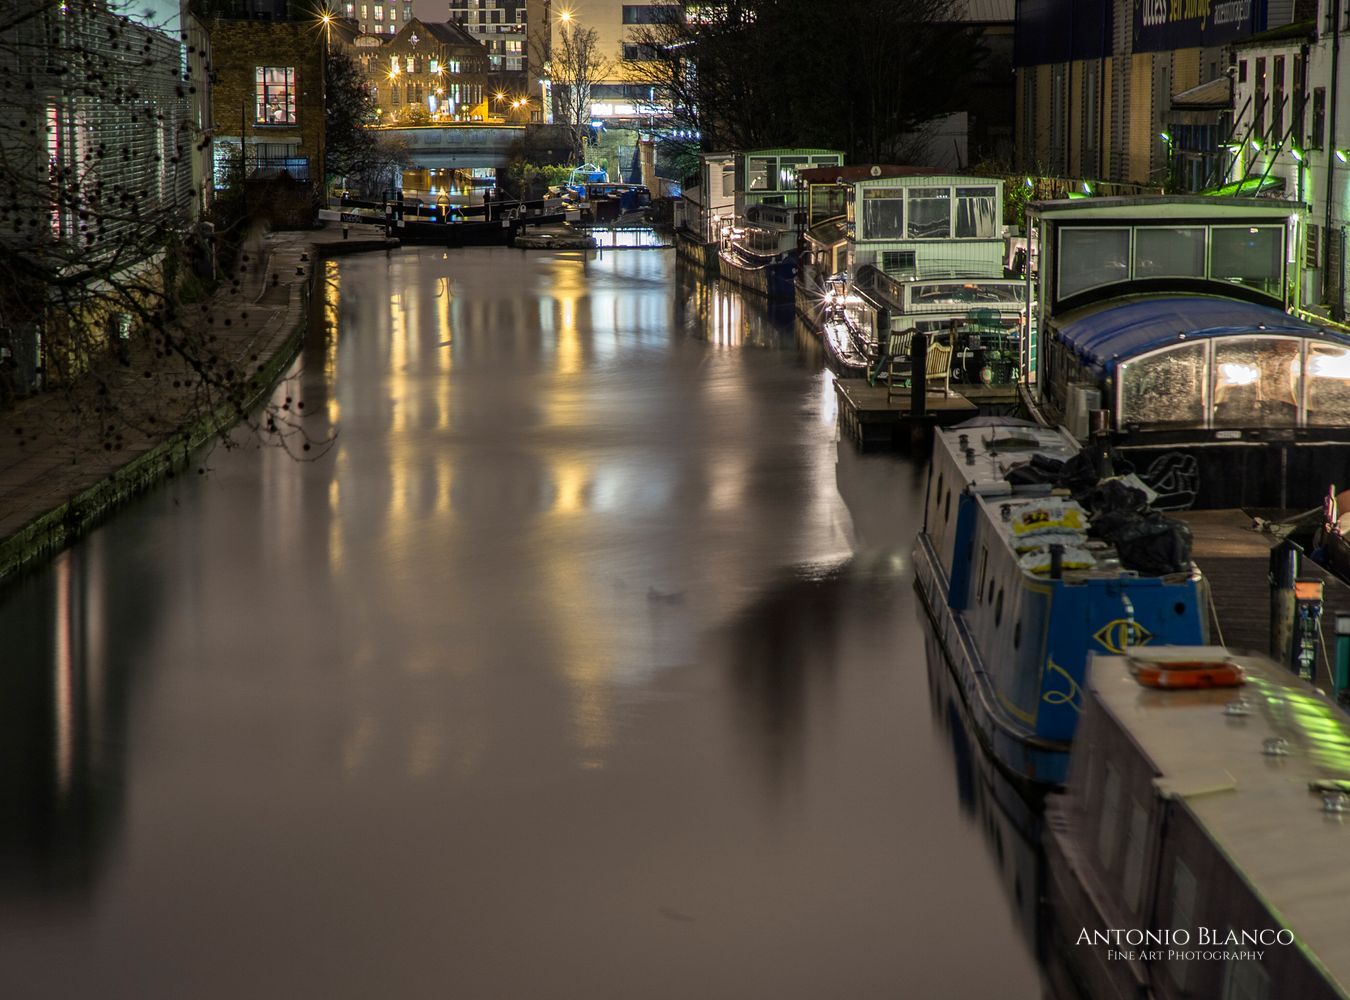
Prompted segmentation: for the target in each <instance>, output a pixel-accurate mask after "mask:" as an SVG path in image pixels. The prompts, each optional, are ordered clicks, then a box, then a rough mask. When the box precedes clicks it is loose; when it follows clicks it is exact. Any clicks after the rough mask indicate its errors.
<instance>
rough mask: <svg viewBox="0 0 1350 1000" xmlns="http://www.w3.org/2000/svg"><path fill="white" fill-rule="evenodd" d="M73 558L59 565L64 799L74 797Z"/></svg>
mask: <svg viewBox="0 0 1350 1000" xmlns="http://www.w3.org/2000/svg"><path fill="white" fill-rule="evenodd" d="M70 587H71V580H70V554H69V553H66V554H63V555H62V556H60V557H59V558H58V560H57V563H56V623H55V624H56V634H55V636H53V638H54V640H55V659H56V662H55V664H54V667H55V671H54V676H53V683H54V686H55V690H54V692H53V696H54V698H55V705H54V706H53V708H54V715H55V718H54V719H53V722H54V723H55V726H56V739H55V747H54V750H55V757H56V759H55V767H56V787H57V790H58V791H59V792H60V794H61V797H62V798H65V797H66V796H67V795H68V794H69V793H70V782H71V773H72V769H73V764H74V750H75V748H74V721H75V720H74V716H75V706H74V677H73V674H74V663H73V662H72V656H71V648H70V647H71V629H72V627H73V625H72V621H71V608H70V604H71V595H70Z"/></svg>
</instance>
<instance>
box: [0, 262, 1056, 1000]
mask: <svg viewBox="0 0 1350 1000" xmlns="http://www.w3.org/2000/svg"><path fill="white" fill-rule="evenodd" d="M328 282H329V286H330V292H329V298H330V304H329V310H328V311H329V318H330V320H331V323H332V327H333V329H332V332H331V333H329V334H327V335H325V334H317V335H315V336H313V337H311V338H310V340H311V342H310V343H309V344H308V345H307V348H306V351H305V354H304V357H303V371H302V372H301V373H300V374H299V375H297V377H296V380H295V382H294V383H293V384H292V385H291V386H290V387H289V388H288V389H286V390H283V391H284V392H286V393H288V394H290V395H292V396H294V397H295V398H296V399H299V400H303V402H304V403H305V412H306V413H307V414H308V417H307V418H306V419H307V422H308V426H309V428H310V430H311V433H313V434H316V435H319V436H323V435H326V434H328V433H330V432H336V441H335V443H334V444H333V446H332V447H331V448H330V449H329V450H328V451H327V452H325V453H323V454H321V455H319V457H317V458H315V459H314V460H313V461H308V462H297V461H294V460H293V459H291V458H289V457H287V456H286V455H285V454H284V453H283V452H281V451H279V450H277V449H258V448H256V447H252V446H245V447H242V448H239V449H236V450H233V451H225V450H217V451H216V452H215V453H214V454H212V455H211V456H210V457H209V458H208V459H207V460H206V463H205V464H206V465H208V466H209V474H208V475H206V476H201V477H196V476H187V477H181V478H180V479H178V480H176V481H173V482H170V483H168V484H166V485H165V486H164V487H163V488H161V489H158V490H156V491H154V492H153V493H151V494H150V495H148V496H146V497H145V498H143V499H142V500H140V501H139V502H137V503H136V504H134V505H133V506H131V507H130V508H128V509H126V510H124V511H123V512H121V513H119V514H118V515H117V516H116V517H115V518H114V519H113V520H112V521H110V522H109V523H108V524H106V525H105V526H104V527H103V528H101V529H100V530H98V531H97V532H95V533H94V534H93V535H91V536H90V537H89V538H87V539H85V540H84V541H83V542H81V543H80V544H78V545H77V546H75V547H74V548H73V549H71V550H70V551H68V552H66V553H65V554H63V555H62V556H60V557H59V558H58V559H56V560H55V561H54V563H53V564H52V565H51V566H50V567H49V568H48V569H46V570H44V571H43V572H41V573H38V574H35V575H33V576H31V577H29V578H27V579H26V580H24V581H23V582H22V583H20V584H19V585H17V586H15V587H13V588H11V589H9V590H8V591H6V592H5V593H4V594H3V595H2V596H0V634H3V635H4V636H5V652H4V656H3V666H4V670H3V675H4V685H5V687H4V692H3V695H2V696H0V748H2V749H3V757H2V759H3V773H0V796H2V797H3V799H2V800H0V970H3V972H2V973H0V975H3V980H4V984H3V986H0V993H3V995H4V996H5V997H39V996H41V997H46V996H50V997H76V996H99V997H128V998H131V997H135V998H161V997H173V998H180V997H181V998H194V1000H195V998H203V1000H214V998H241V997H250V998H252V997H288V998H298V997H324V998H346V997H353V998H356V997H360V998H370V997H391V998H398V997H419V998H420V997H455V998H517V997H519V998H534V997H582V996H585V997H592V998H609V997H612V998H646V997H653V998H665V997H670V998H677V997H678V998H688V997H728V998H731V997H734V998H758V997H764V998H770V997H772V998H775V1000H782V998H821V997H827V996H828V997H845V998H870V997H902V996H903V997H956V998H964V997H970V998H979V997H999V998H1000V1000H1006V998H1014V997H1037V996H1040V995H1041V993H1042V987H1041V985H1040V981H1039V978H1038V974H1037V970H1036V965H1035V962H1034V960H1033V958H1032V957H1031V947H1030V945H1029V944H1028V943H1027V941H1026V937H1027V935H1028V934H1029V932H1028V930H1027V928H1026V922H1025V918H1024V917H1023V916H1021V915H1020V914H1019V912H1018V909H1019V907H1018V905H1017V904H1015V903H1014V902H1013V900H1012V897H1011V895H1010V892H1009V891H1008V889H1007V887H1006V886H1005V884H1004V883H1005V882H1006V881H1007V879H1006V878H1005V877H1004V876H1001V875H1000V868H1001V866H1000V864H999V863H998V861H996V856H995V852H994V851H993V850H992V849H991V846H990V840H989V834H988V832H987V829H986V827H987V823H985V822H982V821H980V820H979V819H978V817H975V816H973V814H972V811H971V808H970V801H971V797H970V794H969V791H968V790H964V791H963V782H962V781H958V779H957V777H955V775H957V774H958V773H959V772H960V767H959V765H960V764H961V760H960V754H959V752H958V754H957V755H956V756H955V757H954V755H953V750H952V746H953V737H952V735H951V729H950V724H949V722H948V720H946V719H945V717H943V713H942V711H941V710H939V711H938V716H937V717H936V718H935V714H934V713H935V707H936V705H935V702H934V700H933V699H932V698H930V691H929V682H928V677H927V672H926V670H925V662H924V652H923V634H922V630H921V629H920V626H919V620H918V616H917V613H916V610H915V600H914V595H913V592H912V590H911V585H910V574H909V567H908V553H909V549H910V545H911V542H912V539H913V535H914V531H915V529H916V527H917V526H918V523H919V519H920V498H921V494H922V490H923V475H924V473H923V470H922V469H921V468H920V467H918V466H916V465H913V464H910V463H908V462H906V461H905V460H903V459H901V458H897V457H891V456H877V457H870V456H869V457H866V458H862V457H859V456H857V455H856V454H854V452H853V449H852V447H851V445H849V444H848V443H847V442H845V443H843V444H842V445H841V444H840V443H839V442H837V440H836V437H837V435H836V431H835V411H834V404H833V392H832V389H831V382H830V376H829V374H828V373H827V372H826V371H824V369H823V368H822V366H821V365H820V364H819V362H818V361H817V360H814V359H812V358H811V357H810V356H809V354H804V353H803V351H802V350H801V348H800V345H799V344H798V342H797V340H796V339H795V337H794V335H793V332H792V330H791V327H790V326H784V325H775V324H774V323H771V322H769V321H768V320H767V319H766V318H765V317H764V316H763V315H762V309H761V307H760V306H758V305H757V304H755V303H753V302H743V301H742V299H741V298H740V296H739V295H738V294H737V293H735V292H732V291H726V290H722V289H718V288H713V289H708V288H695V287H694V286H691V285H687V284H684V283H682V282H680V281H677V279H676V269H675V262H674V259H673V257H672V255H671V254H670V253H669V252H666V251H619V252H610V253H607V254H605V255H604V256H603V257H600V258H595V257H591V258H590V259H587V258H585V257H583V256H581V255H577V256H568V255H558V256H550V255H542V254H524V253H521V252H518V251H508V250H498V249H481V250H466V251H455V252H453V253H451V254H449V255H446V254H443V253H441V252H439V251H433V250H422V251H415V252H404V253H401V254H396V255H393V256H391V257H385V256H372V257H368V258H355V259H350V260H348V261H345V262H343V263H342V264H341V265H340V266H339V265H337V264H335V263H334V264H330V265H329V270H328ZM958 747H959V741H958ZM954 763H955V764H957V765H958V767H956V768H954V766H953V765H954ZM963 803H964V805H963ZM1003 867H1006V866H1003ZM1022 909H1023V910H1025V907H1022Z"/></svg>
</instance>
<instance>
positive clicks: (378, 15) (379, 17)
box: [375, 4, 384, 21]
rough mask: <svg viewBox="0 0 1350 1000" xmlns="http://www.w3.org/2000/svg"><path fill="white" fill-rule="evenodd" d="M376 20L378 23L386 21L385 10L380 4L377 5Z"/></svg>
mask: <svg viewBox="0 0 1350 1000" xmlns="http://www.w3.org/2000/svg"><path fill="white" fill-rule="evenodd" d="M375 20H377V21H383V20H384V8H383V7H381V6H380V5H379V4H376V5H375Z"/></svg>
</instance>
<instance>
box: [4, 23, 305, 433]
mask: <svg viewBox="0 0 1350 1000" xmlns="http://www.w3.org/2000/svg"><path fill="white" fill-rule="evenodd" d="M186 39H187V36H184V37H183V38H180V37H178V36H177V32H176V31H175V33H174V34H173V35H169V34H166V33H165V32H163V31H160V30H156V29H155V28H153V27H150V26H148V25H146V24H143V23H140V22H138V21H136V20H133V19H132V18H131V17H128V16H126V15H125V14H123V13H119V11H118V9H117V8H115V7H110V6H109V4H108V3H107V2H105V0H10V2H9V3H8V4H7V5H5V6H4V7H3V9H2V10H0V248H2V249H3V251H4V252H3V253H0V347H4V348H5V349H6V351H8V352H9V354H8V355H7V357H6V360H7V362H9V364H7V366H6V367H7V369H8V375H7V380H8V381H9V382H11V383H14V382H16V383H17V385H12V386H11V387H12V388H17V389H18V390H20V391H21V392H28V391H34V390H47V391H48V392H50V393H59V394H61V395H62V396H63V397H64V399H65V400H66V401H67V403H68V404H69V405H68V409H67V413H66V415H65V416H64V417H63V419H62V423H61V428H60V431H61V437H62V440H63V441H67V442H71V447H72V448H74V447H75V445H74V442H77V441H84V440H88V438H89V436H90V435H96V440H97V441H98V442H99V444H100V447H101V450H105V451H107V452H116V451H118V450H120V449H122V448H123V447H125V446H126V445H127V443H128V442H129V441H130V440H131V439H133V438H134V437H136V436H138V435H145V436H149V437H153V438H158V437H160V436H162V435H163V434H164V433H165V432H172V431H174V430H176V429H181V428H186V427H189V426H199V425H200V424H201V422H202V421H203V419H205V418H212V419H213V420H216V419H217V418H218V417H219V416H220V415H221V414H223V413H228V414H231V415H233V416H234V417H236V418H238V419H240V420H244V421H246V422H248V423H249V424H250V425H251V426H253V427H255V428H262V429H264V430H266V429H268V428H271V427H273V426H275V427H276V428H277V429H278V430H279V431H284V430H285V429H286V427H287V426H288V423H289V422H288V421H287V420H286V419H284V417H283V416H282V415H280V414H279V413H277V412H276V411H272V410H269V409H264V410H263V411H262V412H261V413H256V412H252V411H251V410H250V407H251V406H252V403H253V401H254V400H255V398H256V397H257V395H258V393H259V391H260V390H261V389H262V388H265V387H264V386H260V384H259V382H258V375H259V371H260V365H261V364H262V362H263V361H264V360H265V359H258V358H251V357H249V356H247V355H242V356H240V355H239V354H232V353H230V352H228V351H226V350H225V349H224V348H223V345H224V344H225V343H226V342H227V341H230V340H231V338H230V337H229V336H228V335H227V336H221V332H222V328H223V327H225V326H226V325H227V324H233V325H234V326H233V328H232V329H237V328H238V326H239V325H240V324H242V323H244V322H245V318H244V316H243V310H241V309H240V308H239V306H238V303H239V302H240V301H241V299H242V296H240V297H236V299H235V300H234V301H233V302H229V301H226V300H222V302H221V304H222V307H223V308H225V309H226V310H228V311H227V312H225V313H223V314H221V315H219V316H217V315H216V314H215V312H214V309H215V307H214V306H212V305H209V304H201V305H198V304H193V303H199V302H200V300H201V299H202V298H204V297H205V295H206V293H207V292H209V291H210V289H211V286H212V285H214V283H215V282H216V280H217V279H216V275H215V272H214V270H213V267H212V260H213V254H212V246H211V241H210V239H209V238H208V236H207V234H206V232H205V231H204V229H203V228H202V227H201V226H199V225H197V224H195V212H196V210H197V209H199V208H200V206H201V205H202V203H203V202H205V201H206V195H207V194H208V193H209V192H206V191H201V190H194V189H193V183H194V181H193V163H194V155H193V154H194V152H195V153H197V154H200V156H201V157H202V158H203V159H204V160H205V163H206V164H207V165H208V167H209V164H210V153H209V149H210V147H209V137H208V136H207V135H205V134H203V133H202V132H201V131H199V129H198V128H197V126H196V125H195V124H194V110H195V108H194V103H195V102H198V101H199V100H200V98H201V95H199V94H198V93H197V86H196V81H198V80H200V79H201V78H202V76H203V75H204V74H209V72H210V66H209V65H207V64H206V60H205V58H204V53H203V50H202V49H200V48H198V47H196V46H194V45H189V44H188V43H187V41H186ZM208 183H209V182H208ZM190 304H193V305H192V308H191V309H189V308H188V306H189V305H190ZM230 312H233V316H231V315H230V314H229V313H230ZM217 322H218V323H219V324H220V325H215V324H216V323H217ZM241 350H242V348H241ZM169 397H172V401H173V405H172V406H168V405H166V403H165V400H166V399H168V398H169ZM294 413H295V410H294V409H292V411H291V414H292V415H293V414H294ZM17 429H18V430H19V431H20V433H21V440H25V441H27V440H33V441H36V440H38V438H37V437H36V435H37V434H38V433H39V432H40V431H41V430H42V428H40V427H33V426H23V427H20V428H17Z"/></svg>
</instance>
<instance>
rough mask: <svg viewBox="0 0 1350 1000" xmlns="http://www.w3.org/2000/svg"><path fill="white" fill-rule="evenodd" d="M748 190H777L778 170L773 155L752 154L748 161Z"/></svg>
mask: <svg viewBox="0 0 1350 1000" xmlns="http://www.w3.org/2000/svg"><path fill="white" fill-rule="evenodd" d="M745 179H746V190H747V191H775V190H777V188H778V185H777V183H776V182H777V180H778V176H777V170H776V168H775V160H774V158H773V157H772V156H752V157H750V158H749V160H748V161H747V163H746V178H745Z"/></svg>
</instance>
